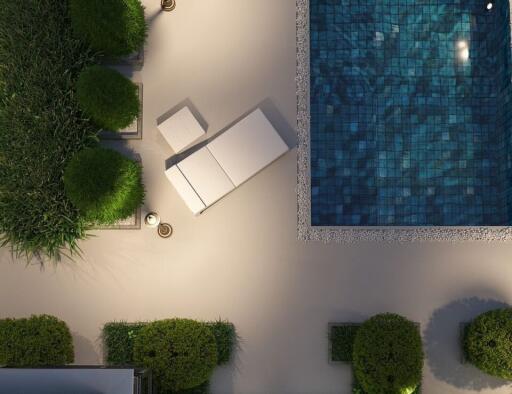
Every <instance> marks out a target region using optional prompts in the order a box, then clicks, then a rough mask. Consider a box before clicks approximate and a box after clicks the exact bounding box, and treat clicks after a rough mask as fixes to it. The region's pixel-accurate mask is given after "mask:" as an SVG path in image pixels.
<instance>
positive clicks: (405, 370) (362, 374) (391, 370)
mask: <svg viewBox="0 0 512 394" xmlns="http://www.w3.org/2000/svg"><path fill="white" fill-rule="evenodd" d="M353 367H354V373H355V377H356V379H357V381H358V382H359V384H360V385H361V387H362V388H363V390H364V392H366V393H369V394H374V393H386V394H411V393H413V392H414V391H415V390H416V388H417V387H418V386H419V385H420V384H421V371H422V368H423V349H422V344H421V336H420V333H419V331H418V328H417V327H416V326H415V325H414V323H412V322H410V321H409V320H407V319H405V318H403V317H402V316H399V315H394V314H382V315H377V316H374V317H372V318H371V319H369V320H367V321H366V322H365V323H363V324H362V325H361V327H360V328H359V330H358V331H357V334H356V338H355V341H354V353H353Z"/></svg>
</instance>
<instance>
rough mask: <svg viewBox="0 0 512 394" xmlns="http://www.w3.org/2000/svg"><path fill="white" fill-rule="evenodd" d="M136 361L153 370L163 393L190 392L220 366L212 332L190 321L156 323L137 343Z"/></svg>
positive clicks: (141, 333)
mask: <svg viewBox="0 0 512 394" xmlns="http://www.w3.org/2000/svg"><path fill="white" fill-rule="evenodd" d="M133 352H134V359H135V362H136V363H137V364H138V365H143V366H144V367H146V368H149V369H151V371H152V372H153V376H154V378H155V381H156V383H157V384H158V387H159V389H160V390H161V391H165V392H166V391H177V390H185V389H190V388H193V387H196V386H199V385H201V384H203V383H204V382H206V381H207V380H208V379H209V378H210V376H211V374H212V372H213V369H214V368H215V366H216V365H217V346H216V343H215V337H214V335H213V333H212V331H211V329H210V328H209V327H208V326H207V325H206V324H203V323H199V322H196V321H194V320H188V319H168V320H160V321H155V322H153V323H150V324H148V325H147V326H146V327H144V328H143V329H142V330H141V331H140V333H139V335H138V336H137V338H136V340H135V346H134V351H133Z"/></svg>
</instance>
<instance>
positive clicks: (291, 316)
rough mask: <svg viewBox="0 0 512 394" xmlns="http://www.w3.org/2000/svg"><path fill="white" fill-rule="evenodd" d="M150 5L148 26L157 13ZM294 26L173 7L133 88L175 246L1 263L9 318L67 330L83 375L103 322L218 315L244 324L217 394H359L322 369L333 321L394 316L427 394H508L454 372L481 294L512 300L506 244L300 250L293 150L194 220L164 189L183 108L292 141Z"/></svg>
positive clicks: (105, 245) (197, 4) (154, 192)
mask: <svg viewBox="0 0 512 394" xmlns="http://www.w3.org/2000/svg"><path fill="white" fill-rule="evenodd" d="M146 4H147V13H148V15H152V14H153V13H154V12H155V10H156V9H157V6H158V2H157V1H156V0H152V1H149V0H147V1H146ZM294 20H295V11H294V0H261V1H251V0H217V1H213V0H187V1H184V0H178V9H177V10H176V13H174V14H172V15H167V14H166V15H158V16H157V17H156V18H155V19H154V21H153V25H152V29H151V32H150V36H149V48H148V54H147V59H146V66H145V68H144V71H143V72H142V74H140V75H139V74H138V75H135V79H136V80H139V81H143V83H144V90H145V100H144V107H145V112H144V117H145V119H144V127H145V135H144V140H143V141H142V142H136V143H133V147H134V148H135V149H136V150H137V151H138V152H140V153H141V155H142V158H143V162H144V165H145V177H146V184H147V188H148V199H147V200H148V202H147V206H148V208H150V209H156V210H158V211H159V212H160V213H161V214H162V216H163V218H164V219H165V220H166V221H169V222H171V223H172V224H173V225H174V227H175V232H176V233H175V236H174V237H173V238H172V239H171V240H167V241H162V240H160V239H158V238H157V236H156V234H155V233H154V232H153V231H150V230H142V231H136V232H129V231H128V232H119V231H107V232H101V233H100V232H98V233H97V235H98V237H97V238H93V239H91V240H90V241H88V242H85V243H83V245H82V247H83V249H84V252H85V255H86V259H85V261H77V262H76V263H74V264H64V265H61V266H59V267H58V268H57V269H53V268H51V267H50V268H47V269H46V270H45V271H40V270H39V268H38V267H37V266H31V267H25V266H24V264H23V263H13V262H12V260H11V259H10V257H9V254H8V253H7V251H5V250H4V251H0V260H1V264H0V316H25V315H29V314H31V313H51V314H55V315H57V316H59V317H61V318H62V319H64V320H66V321H67V322H68V323H69V325H70V327H71V329H72V330H73V332H74V334H75V337H76V348H77V362H78V363H82V364H84V363H98V362H100V347H99V342H98V339H97V338H98V335H99V333H100V328H101V326H102V325H103V324H104V323H105V322H107V321H111V320H116V319H125V320H138V319H157V318H165V317H174V316H181V317H192V318H197V319H214V318H217V317H219V316H220V317H223V318H227V319H229V320H231V321H232V322H233V323H235V324H236V326H237V328H238V330H239V334H240V335H241V337H242V345H241V346H242V350H241V351H240V352H239V353H238V361H237V363H236V367H229V368H224V369H222V370H219V371H217V373H216V375H215V377H214V379H213V386H214V393H244V394H245V393H307V394H314V393H349V392H350V388H349V379H350V370H349V369H348V368H347V367H339V366H337V367H334V366H330V365H329V364H328V363H327V337H326V333H327V328H326V327H327V323H328V322H329V321H347V320H351V321H355V320H361V319H364V318H366V317H368V316H370V315H372V314H375V313H378V312H384V311H392V312H397V313H401V314H403V315H405V316H407V317H409V318H411V319H413V320H415V321H418V322H421V324H422V328H423V329H424V337H425V347H426V349H427V353H428V356H429V359H428V362H427V363H426V366H425V383H424V393H426V394H437V393H447V394H451V393H470V392H473V391H475V390H478V391H480V392H482V393H509V392H510V390H511V387H510V386H503V384H502V382H496V381H493V380H489V379H487V378H485V377H484V376H483V375H481V374H479V373H478V372H476V371H474V370H473V369H472V368H470V367H462V366H460V365H459V364H458V350H457V330H458V322H459V321H461V320H465V319H468V318H470V317H471V316H474V315H475V314H476V313H478V312H479V311H482V310H484V309H486V308H490V307H493V306H495V305H496V304H495V303H490V302H484V301H481V300H477V299H475V298H473V297H481V298H491V299H497V300H501V301H505V302H511V301H512V286H511V285H510V278H512V258H511V257H512V245H510V244H509V245H503V244H501V245H500V244H496V245H490V244H458V245H446V244H445V245H439V244H431V245H423V246H421V245H413V246H410V245H409V246H400V247H398V246H394V247H387V246H385V245H370V244H367V245H359V246H343V245H324V244H304V243H301V242H298V241H296V230H295V229H296V198H295V179H296V178H295V177H296V175H295V173H296V154H295V152H294V151H293V152H291V153H289V154H288V155H287V156H286V157H284V158H283V159H281V160H279V161H278V162H277V163H275V164H274V165H272V166H271V167H270V168H268V169H267V170H265V171H264V172H263V173H261V174H260V175H258V176H257V177H256V178H254V179H253V180H251V181H250V182H249V183H247V184H245V185H244V186H243V187H241V188H240V189H239V190H237V191H236V192H235V193H232V194H231V195H230V196H229V197H227V198H226V199H224V200H223V201H222V202H221V203H219V204H218V205H216V206H215V207H213V208H212V209H210V210H209V211H208V212H207V213H206V214H205V215H204V216H202V217H200V218H194V217H192V216H191V215H190V214H189V212H188V211H187V209H186V208H185V206H184V205H183V203H182V202H181V201H180V200H179V198H178V197H177V196H176V194H175V193H174V191H173V189H172V188H171V186H170V185H169V184H168V183H167V181H166V179H165V178H164V175H163V170H164V161H165V160H166V159H167V158H169V157H170V155H171V153H172V152H171V150H170V148H169V147H168V146H166V144H165V143H164V142H163V140H162V138H161V137H160V136H159V135H158V134H157V131H156V127H155V125H156V118H157V117H159V116H161V115H162V114H164V113H165V112H167V111H168V110H169V109H170V108H172V107H174V106H176V105H178V104H179V103H180V102H182V101H183V100H185V99H189V100H190V101H191V102H192V103H193V104H194V105H195V106H196V107H197V109H198V111H199V112H201V114H202V115H203V117H204V119H205V120H206V121H207V122H208V124H209V134H210V135H212V134H214V133H216V132H217V131H219V130H221V129H222V128H224V127H225V126H226V125H228V124H229V123H231V122H232V121H233V120H235V119H236V118H237V117H239V116H240V115H241V114H243V113H244V112H246V111H248V110H249V109H251V108H253V107H255V106H256V105H257V104H258V103H260V102H264V107H265V108H266V109H267V113H269V115H270V116H271V118H273V121H274V122H276V125H277V126H278V127H279V128H280V130H281V131H283V132H284V133H285V134H287V131H288V132H289V128H290V127H291V128H292V129H293V127H294V121H295V85H294V73H295V71H294V66H295V48H294V39H295V38H294V37H295V26H294ZM277 113H280V114H281V115H282V119H280V118H279V117H278V116H276V114H277ZM287 123H288V124H289V125H291V126H289V125H288V126H287V125H286V124H287ZM464 299H466V301H465V302H462V301H461V300H464ZM491 388H496V389H495V390H493V389H491Z"/></svg>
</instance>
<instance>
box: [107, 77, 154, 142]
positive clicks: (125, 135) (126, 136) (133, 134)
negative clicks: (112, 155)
mask: <svg viewBox="0 0 512 394" xmlns="http://www.w3.org/2000/svg"><path fill="white" fill-rule="evenodd" d="M134 83H135V85H137V96H138V97H139V107H140V111H139V115H138V116H137V130H136V131H109V130H101V131H100V133H99V137H100V139H102V140H106V141H107V140H141V139H142V127H143V112H144V92H143V84H142V82H134Z"/></svg>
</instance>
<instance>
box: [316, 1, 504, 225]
mask: <svg viewBox="0 0 512 394" xmlns="http://www.w3.org/2000/svg"><path fill="white" fill-rule="evenodd" d="M485 5H486V2H483V1H480V0H478V1H477V0H367V1H365V2H361V1H359V0H311V3H310V26H311V28H310V30H311V37H310V42H311V48H310V49H311V50H310V52H311V103H310V104H311V105H310V111H311V132H310V135H311V214H312V216H311V223H312V225H314V226H420V225H421V226H431V225H432V226H433V225H435V226H469V225H475V226H479V225H491V226H492V225H507V224H510V223H511V222H512V209H510V208H511V207H512V138H511V137H510V132H511V130H512V111H508V108H511V107H510V105H511V104H512V99H511V97H512V88H511V83H510V81H511V67H510V63H511V55H510V25H509V22H508V21H509V18H510V15H509V13H510V8H509V3H508V1H500V2H499V3H497V4H496V6H495V7H494V9H493V10H492V11H490V12H489V11H487V10H486V9H485ZM466 49H467V50H468V51H469V57H468V58H467V59H463V55H464V51H465V50H466Z"/></svg>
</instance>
